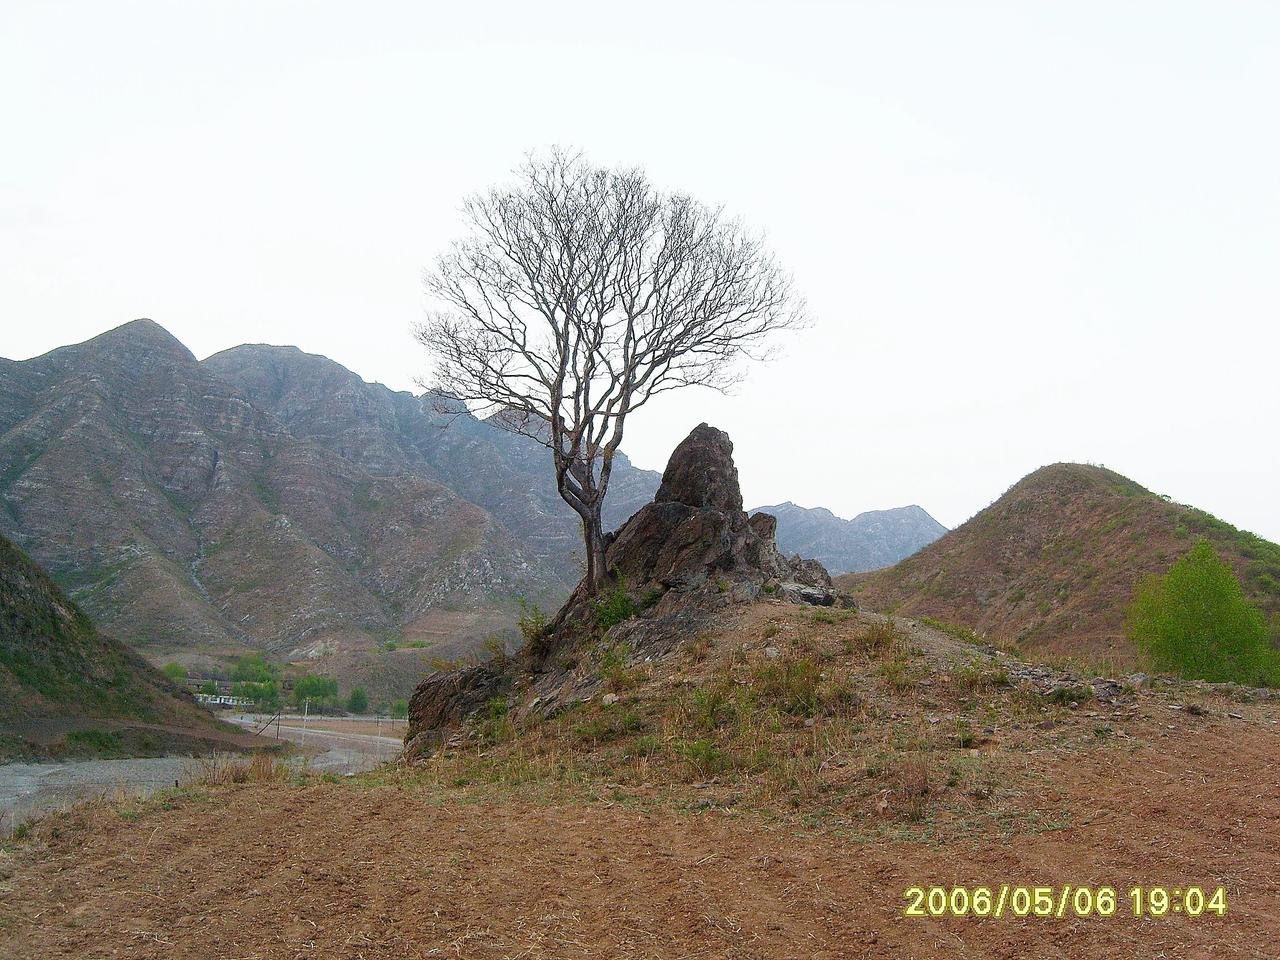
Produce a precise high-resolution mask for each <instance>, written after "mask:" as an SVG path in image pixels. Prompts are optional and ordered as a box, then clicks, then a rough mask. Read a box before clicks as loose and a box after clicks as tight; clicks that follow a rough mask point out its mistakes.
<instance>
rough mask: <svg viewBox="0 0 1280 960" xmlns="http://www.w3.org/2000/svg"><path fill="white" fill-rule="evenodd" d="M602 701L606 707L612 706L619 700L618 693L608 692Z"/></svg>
mask: <svg viewBox="0 0 1280 960" xmlns="http://www.w3.org/2000/svg"><path fill="white" fill-rule="evenodd" d="M600 702H601V703H602V704H604V705H605V706H606V707H612V706H613V705H614V704H615V703H617V702H618V695H617V694H616V693H606V694H605V695H604V696H603V697H601V698H600Z"/></svg>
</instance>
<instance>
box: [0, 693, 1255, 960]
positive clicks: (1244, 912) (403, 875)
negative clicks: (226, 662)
mask: <svg viewBox="0 0 1280 960" xmlns="http://www.w3.org/2000/svg"><path fill="white" fill-rule="evenodd" d="M1189 721H1190V718H1187V720H1184V721H1175V722H1174V723H1173V724H1172V725H1173V726H1174V729H1173V730H1166V732H1167V733H1168V734H1169V736H1168V737H1167V738H1164V739H1163V740H1162V741H1161V743H1160V745H1159V747H1160V748H1159V750H1158V751H1157V750H1153V749H1150V748H1147V749H1146V750H1144V751H1142V754H1143V755H1142V756H1133V757H1128V756H1126V755H1125V754H1123V753H1120V752H1116V751H1098V752H1095V753H1092V754H1089V755H1085V756H1073V757H1071V758H1069V762H1061V763H1059V762H1058V761H1057V758H1054V757H1052V756H1048V755H1046V756H1041V757H1038V758H1035V766H1036V767H1038V768H1039V769H1038V771H1037V772H1039V773H1042V774H1045V775H1046V777H1045V778H1043V780H1042V781H1041V782H1042V783H1043V787H1042V789H1040V790H1038V791H1036V792H1034V793H1029V794H1028V795H1027V796H1026V798H1025V799H1026V803H1027V804H1028V805H1029V806H1033V807H1036V808H1039V809H1041V810H1043V811H1045V812H1049V813H1055V814H1056V813H1061V812H1064V811H1066V812H1070V813H1072V814H1074V817H1073V818H1072V821H1073V824H1074V825H1072V826H1068V827H1065V828H1063V829H1048V830H1041V831H1034V832H1020V833H1016V834H1015V835H1013V836H1012V837H1008V836H1004V835H998V834H995V833H992V834H989V835H980V836H973V837H970V838H969V839H968V840H967V841H965V842H958V843H957V842H948V843H945V844H944V843H931V842H927V841H921V840H918V839H916V840H909V839H891V838H880V839H875V840H865V839H864V840H858V839H853V838H850V837H847V836H842V835H841V834H840V833H839V832H838V831H822V830H819V831H808V830H805V829H804V828H803V827H802V826H799V825H797V824H795V823H791V822H782V821H770V820H769V819H766V818H762V817H755V816H750V815H747V816H730V815H726V814H723V813H717V812H704V813H696V814H695V813H687V812H684V813H682V812H677V811H673V810H671V809H669V808H667V809H645V808H637V807H629V806H626V805H619V804H609V803H594V804H583V803H559V802H537V801H534V800H530V799H522V798H520V797H518V796H500V797H496V798H495V799H494V800H492V801H484V800H479V801H477V800H475V794H468V793H464V792H453V793H450V792H440V791H438V790H435V789H420V788H415V787H414V786H413V785H412V784H411V783H410V782H406V783H404V784H401V785H389V786H373V787H368V786H358V785H349V784H327V783H318V784H311V785H308V786H303V787H291V786H288V785H284V784H274V783H273V784H257V785H250V786H245V787H241V788H234V789H228V790H225V791H220V792H216V793H215V794H214V795H213V796H212V797H204V798H202V797H200V796H196V797H188V798H185V799H181V800H178V801H175V802H173V803H172V804H170V805H169V806H170V807H171V808H170V809H163V808H156V809H150V810H148V811H147V812H145V814H141V815H139V814H135V813H134V812H131V811H128V810H125V811H123V816H122V815H121V814H120V813H113V812H111V811H108V810H104V809H99V810H91V811H88V812H86V813H85V814H84V817H83V819H82V821H81V822H80V823H79V824H77V823H76V822H75V821H74V820H68V821H65V822H63V823H62V824H61V826H60V827H58V828H56V829H57V830H58V832H59V835H58V836H56V837H55V836H52V835H51V834H50V833H49V826H48V825H46V827H45V828H44V829H42V831H41V835H40V837H39V839H37V840H35V841H33V842H30V843H28V844H24V845H22V846H21V847H19V848H18V849H16V850H11V851H9V852H7V853H6V854H5V857H4V860H3V861H2V863H3V867H2V872H3V881H2V884H3V885H2V886H0V954H2V955H4V956H15V957H16V956H40V957H49V958H59V957H77V958H79V957H85V958H90V957H117V956H119V957H191V958H205V957H209V956H221V957H242V958H291V960H292V958H297V957H352V958H371V957H397V958H400V957H443V956H451V957H475V958H499V957H655V958H657V957H661V958H674V957H733V958H748V957H749V958H777V957H813V958H834V957H880V956H903V957H943V956H946V957H1046V958H1048V957H1062V956H1095V957H1113V958H1118V957H1135V958H1136V957H1142V958H1149V957H1155V956H1166V957H1189V958H1196V957H1206V958H1207V957H1250V958H1262V957H1274V956H1275V945H1276V943H1277V942H1280V880H1278V879H1277V877H1278V873H1280V872H1278V871H1277V866H1278V863H1277V860H1278V856H1277V840H1278V839H1280V789H1278V788H1277V783H1280V777H1278V776H1277V774H1278V773H1280V770H1278V769H1277V765H1278V761H1277V759H1276V758H1277V746H1280V743H1278V741H1277V733H1276V730H1275V727H1273V726H1272V725H1271V723H1270V722H1269V719H1251V720H1240V721H1237V720H1224V721H1214V722H1209V723H1199V722H1198V723H1194V724H1193V723H1191V722H1189ZM1166 726H1167V725H1166ZM1000 882H1010V883H1044V884H1060V883H1068V882H1069V883H1075V884H1082V883H1089V884H1098V885H1100V884H1111V885H1114V886H1116V887H1118V888H1125V887H1127V886H1129V885H1131V884H1139V883H1143V884H1163V885H1166V886H1170V887H1174V886H1186V885H1189V884H1199V885H1201V886H1216V885H1217V884H1219V883H1221V884H1224V885H1225V886H1226V887H1227V890H1228V902H1229V911H1228V914H1227V915H1226V916H1225V917H1223V918H1218V917H1211V916H1202V917H1199V918H1196V919H1192V918H1188V917H1185V916H1169V917H1166V918H1163V919H1159V920H1156V919H1141V920H1137V919H1134V918H1132V917H1129V916H1126V915H1124V914H1123V911H1121V912H1118V913H1117V915H1115V916H1113V917H1110V918H1098V917H1093V918H1089V919H1064V920H1056V919H1034V920H1032V919H1025V920H1017V919H1014V918H1012V917H1006V918H1004V919H1001V920H994V919H983V920H978V919H972V918H963V919H945V920H933V919H910V918H904V917H902V916H901V915H900V914H901V910H902V906H903V903H904V901H903V899H902V893H903V890H904V889H905V888H906V887H908V886H911V885H914V884H931V883H940V884H951V883H968V884H979V883H1000Z"/></svg>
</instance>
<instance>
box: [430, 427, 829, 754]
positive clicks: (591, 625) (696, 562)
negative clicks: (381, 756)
mask: <svg viewBox="0 0 1280 960" xmlns="http://www.w3.org/2000/svg"><path fill="white" fill-rule="evenodd" d="M776 531H777V521H776V520H775V519H774V518H773V517H771V516H769V515H767V514H756V515H754V516H748V515H747V514H746V512H745V511H744V510H743V509H742V491H741V488H740V487H739V485H738V470H737V467H736V466H734V462H733V443H732V441H730V439H729V436H728V435H727V434H726V433H724V432H723V431H721V430H717V429H716V428H714V427H711V426H708V425H707V424H705V423H703V424H700V425H699V426H697V427H696V428H694V430H693V432H692V433H690V434H689V436H688V437H686V438H685V440H684V441H683V442H681V444H680V445H679V446H678V447H676V449H675V451H674V452H673V453H672V455H671V459H670V461H669V462H668V464H667V469H666V470H665V472H664V473H663V475H662V485H661V487H660V488H659V490H658V493H657V495H656V496H655V497H654V500H653V502H652V503H649V504H646V505H645V506H643V507H641V508H640V510H638V511H637V512H636V513H635V514H634V515H633V516H632V517H631V518H630V519H629V520H628V521H627V522H626V523H624V524H623V525H622V526H621V527H620V528H619V529H618V531H617V532H616V533H615V534H613V535H612V536H611V537H610V538H609V541H608V544H607V548H606V551H605V559H606V563H607V567H608V581H607V583H606V585H605V588H604V590H605V592H606V594H609V595H611V596H614V597H618V596H620V595H625V596H623V597H622V599H623V600H624V601H625V602H624V603H622V604H621V605H622V606H623V607H625V608H627V609H631V610H634V611H636V613H635V615H634V616H630V617H627V618H625V619H624V620H622V622H619V623H613V624H610V625H608V627H607V633H606V634H605V635H604V636H602V635H601V632H602V629H603V628H602V627H601V618H600V615H599V614H600V601H599V598H598V597H596V596H593V595H591V594H589V593H588V592H587V591H586V589H585V588H584V587H583V586H579V588H578V589H577V590H576V591H574V593H573V595H572V596H571V597H570V598H569V600H568V602H567V603H566V604H565V605H564V607H563V608H562V609H561V610H560V612H559V613H558V614H557V616H556V617H555V619H554V620H553V621H552V629H551V630H550V632H549V633H548V635H547V636H545V637H544V638H542V639H541V640H540V641H539V643H538V644H537V645H536V647H534V648H532V649H527V650H525V651H524V652H523V653H522V654H521V655H520V656H519V657H517V658H515V659H514V660H511V661H507V662H504V663H503V664H502V665H500V666H492V665H485V666H480V667H472V668H470V669H468V670H464V671H453V672H450V673H445V674H436V675H433V676H432V677H429V678H428V679H427V680H425V681H423V683H422V684H421V685H420V686H419V687H418V690H417V692H415V694H414V696H413V699H412V701H411V702H410V708H409V731H408V734H407V735H406V743H407V744H408V753H409V754H410V755H412V754H413V753H414V752H420V751H421V750H422V749H423V748H424V747H425V746H426V745H428V744H430V743H434V742H437V741H438V739H439V734H438V731H439V730H440V729H441V728H443V727H447V726H449V725H451V724H455V723H457V722H458V721H459V720H460V719H461V718H463V717H465V716H466V715H468V714H469V713H471V712H474V711H475V710H476V709H478V708H479V707H480V706H482V705H483V704H484V703H486V702H487V701H488V700H490V699H492V698H493V697H494V696H502V695H504V694H507V693H508V691H509V692H510V695H511V696H513V697H514V698H515V701H516V702H515V703H514V705H513V710H514V712H515V714H516V715H519V714H520V713H522V712H525V713H528V712H546V711H549V710H554V709H556V708H557V707H558V706H560V705H562V704H564V703H567V702H570V701H571V700H575V699H582V698H583V697H584V696H590V695H591V693H592V692H593V690H594V689H595V688H596V687H598V686H599V680H598V678H597V677H596V676H595V674H594V673H592V672H590V671H589V670H584V669H582V668H574V669H569V668H566V667H563V666H559V665H558V664H560V663H563V662H564V661H566V660H569V661H576V660H578V659H580V658H576V657H559V658H557V657H553V656H552V654H553V653H558V652H562V651H565V650H566V649H569V648H573V647H575V646H583V647H585V646H586V645H588V644H590V645H593V646H598V645H599V644H601V643H607V644H608V645H610V646H613V647H615V648H622V649H626V650H627V651H629V654H630V656H631V657H632V658H635V659H646V658H648V659H652V658H657V657H662V656H665V655H666V654H667V653H669V652H670V651H671V650H672V649H673V648H674V647H675V646H676V645H677V644H679V643H680V641H682V640H685V639H689V638H691V637H694V636H696V635H697V634H698V633H700V632H702V631H704V630H707V629H710V628H712V627H714V625H715V622H716V620H717V618H718V616H719V615H720V613H721V611H723V610H724V609H725V608H726V607H729V606H731V605H733V604H738V603H745V602H750V601H752V600H756V599H759V598H760V597H761V596H769V597H771V598H773V599H777V600H782V601H790V602H794V603H809V604H817V605H821V606H831V605H836V604H839V605H845V606H852V605H854V604H853V601H852V599H851V598H849V597H848V596H847V595H845V594H841V593H840V592H839V591H837V590H836V589H835V588H834V587H833V586H832V583H831V577H830V576H829V575H828V574H827V571H826V570H825V569H824V568H823V566H822V564H820V563H818V562H817V561H816V560H802V559H801V558H800V557H792V558H787V557H784V556H783V555H782V554H781V553H780V552H779V551H778V547H777V544H776V542H775V540H774V535H775V533H776Z"/></svg>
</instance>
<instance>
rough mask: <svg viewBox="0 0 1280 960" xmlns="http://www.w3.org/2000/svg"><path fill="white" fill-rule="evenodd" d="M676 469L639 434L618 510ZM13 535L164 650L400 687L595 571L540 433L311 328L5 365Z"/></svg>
mask: <svg viewBox="0 0 1280 960" xmlns="http://www.w3.org/2000/svg"><path fill="white" fill-rule="evenodd" d="M442 408H444V409H442ZM659 482H660V476H659V474H658V473H657V472H656V471H650V470H642V469H640V468H637V467H635V466H634V465H633V464H632V463H631V462H630V460H629V459H628V458H627V457H626V456H625V454H622V453H619V454H618V456H617V458H616V460H615V463H614V469H613V474H612V481H611V484H610V492H609V497H608V498H607V500H606V503H605V512H604V513H605V515H604V519H605V524H606V527H609V528H616V527H617V526H620V525H621V524H622V523H623V522H624V521H625V520H627V519H628V518H629V517H630V516H631V515H632V514H633V513H634V512H635V511H636V510H638V509H639V508H640V507H641V506H643V505H644V504H646V503H648V502H649V501H650V500H651V499H652V496H653V494H654V493H655V491H656V490H657V488H658V485H659ZM0 533H3V534H5V535H8V536H10V537H12V538H13V539H14V540H15V542H17V543H18V544H19V545H21V546H24V547H25V548H26V549H28V550H29V551H30V552H31V553H32V554H33V556H34V557H35V559H36V560H38V561H39V562H40V563H41V564H42V565H43V566H45V568H46V569H47V570H48V571H49V572H50V574H51V575H52V576H53V577H54V579H55V580H57V582H58V583H59V584H60V585H61V586H62V587H63V588H64V589H66V590H67V592H68V593H69V594H70V595H72V596H73V598H74V599H75V600H76V601H77V602H79V603H80V604H82V605H83V606H84V608H85V609H86V611H87V612H88V613H89V615H90V616H92V617H93V618H94V619H95V621H97V622H99V623H101V625H102V627H103V629H104V630H105V631H106V632H108V633H110V634H111V635H113V636H116V637H119V638H120V639H121V640H122V641H124V642H126V643H128V644H130V645H131V646H133V647H134V648H136V649H139V650H140V651H142V652H143V654H144V655H145V656H147V657H148V658H150V659H151V660H152V661H153V662H155V663H163V662H168V661H171V660H176V661H178V662H181V663H183V664H184V665H186V666H188V667H189V668H191V669H193V670H195V671H197V672H201V673H209V672H212V673H218V672H219V671H224V672H225V670H226V669H227V667H228V665H229V663H230V661H231V660H233V659H234V658H235V657H237V656H240V655H243V654H245V653H248V652H251V651H265V652H267V653H268V654H269V655H271V656H272V657H273V658H274V659H277V660H280V661H281V662H285V663H293V664H295V665H296V667H297V668H298V669H300V670H307V671H315V670H319V671H323V672H329V673H334V674H336V675H338V676H339V677H341V678H343V680H344V683H347V684H350V685H355V684H362V685H365V686H366V687H367V688H368V689H369V690H370V692H371V694H374V695H375V696H377V695H379V694H383V695H385V696H387V697H394V696H402V695H405V694H406V693H407V692H408V690H409V689H411V688H412V685H413V683H414V682H416V680H417V679H418V678H420V676H421V675H422V674H423V673H424V672H426V671H427V670H428V669H429V664H430V663H431V662H434V660H438V659H441V658H443V659H449V660H454V659H458V658H460V657H465V656H468V655H473V654H475V653H477V651H481V650H482V648H484V647H485V646H491V645H492V641H493V639H495V638H496V639H498V640H501V641H503V642H505V643H507V644H508V645H510V644H512V643H515V642H518V637H517V635H516V632H515V630H514V622H515V620H516V614H517V609H518V608H517V603H518V599H517V598H525V599H527V600H529V601H532V602H534V603H540V604H543V605H554V604H558V603H559V602H560V600H561V599H562V598H563V597H564V596H566V595H567V594H568V592H569V590H570V589H571V588H572V586H573V585H574V584H575V583H576V582H577V580H578V578H579V576H580V559H579V558H580V554H581V541H580V533H579V521H578V519H577V516H576V515H575V514H574V513H573V512H572V511H571V510H570V509H569V507H568V506H567V505H566V504H564V502H563V501H562V500H561V499H560V497H559V494H558V492H557V491H556V489H555V485H554V482H553V480H552V478H551V476H550V471H549V470H548V469H547V468H546V450H545V448H544V447H543V446H542V445H541V444H539V443H538V442H537V441H535V440H532V439H530V438H527V437H523V436H519V435H517V434H513V433H510V432H508V431H506V430H503V429H501V427H500V426H497V425H495V424H493V423H490V422H487V421H485V420H480V419H477V418H476V417H475V416H473V415H472V414H471V413H469V412H467V411H466V410H465V408H463V407H462V406H461V405H459V404H452V405H451V404H449V403H448V402H447V399H445V398H442V397H440V396H439V395H438V394H434V393H432V392H427V393H424V394H421V395H415V394H413V393H410V392H408V391H396V390H392V389H391V388H389V387H387V386H385V385H383V384H380V383H376V382H369V381H366V380H364V379H363V378H362V377H360V376H359V375H358V374H356V373H355V372H353V371H351V370H350V369H348V368H347V367H345V366H343V365H342V364H341V363H338V362H337V361H334V360H332V359H330V358H328V357H324V356H322V355H319V354H313V353H308V352H306V351H304V350H302V349H300V348H299V347H296V346H277V345H271V344H241V345H239V346H235V347H231V348H228V349H226V350H221V351H218V352H217V353H214V354H212V355H211V356H208V357H206V358H204V359H203V360H199V359H197V358H196V357H195V356H194V355H193V354H192V352H191V351H190V350H189V349H187V348H186V347H185V346H184V345H183V344H182V343H181V342H180V341H179V340H178V339H177V338H176V337H174V336H173V335H172V334H171V333H170V332H169V331H168V330H166V329H165V328H164V327H163V326H162V325H160V324H158V323H156V322H155V321H153V320H149V319H140V320H134V321H131V322H129V323H126V324H123V325H121V326H118V327H115V328H113V329H111V330H107V331H105V332H103V333H101V334H99V335H97V336H95V337H93V338H90V339H89V340H86V341H84V342H82V343H79V344H70V345H66V346H62V347H58V348H56V349H54V350H51V351H49V352H48V353H45V354H42V355H41V356H39V357H34V358H31V359H29V360H22V361H12V360H4V361H2V362H0ZM787 534H788V521H787V520H785V519H784V520H783V521H782V522H781V523H780V540H781V541H782V544H783V546H784V547H785V546H786V543H787V541H786V538H787ZM792 552H804V551H803V550H793V551H792ZM892 559H896V557H891V558H889V560H886V561H884V562H890V561H891V560H892Z"/></svg>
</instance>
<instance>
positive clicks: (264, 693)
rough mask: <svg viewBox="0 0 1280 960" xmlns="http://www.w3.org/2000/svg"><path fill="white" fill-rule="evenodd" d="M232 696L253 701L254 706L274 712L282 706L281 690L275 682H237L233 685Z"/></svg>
mask: <svg viewBox="0 0 1280 960" xmlns="http://www.w3.org/2000/svg"><path fill="white" fill-rule="evenodd" d="M231 695H232V696H233V697H243V698H244V699H245V700H252V701H253V703H254V706H256V707H260V708H262V709H270V710H274V709H275V708H276V707H278V706H280V688H279V687H278V686H277V685H276V682H275V681H274V680H267V681H265V682H262V683H255V682H254V681H252V680H237V681H236V682H235V683H233V684H231Z"/></svg>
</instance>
